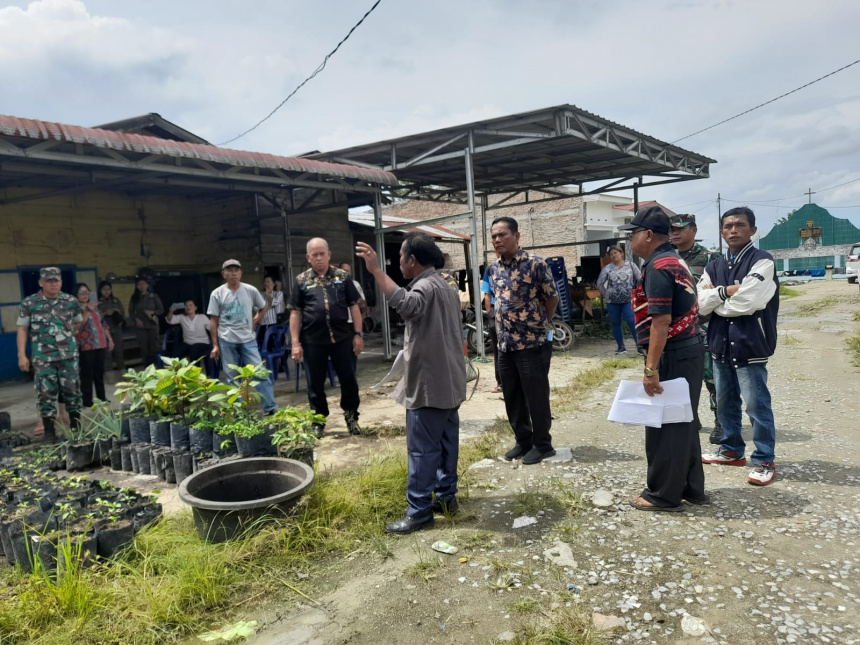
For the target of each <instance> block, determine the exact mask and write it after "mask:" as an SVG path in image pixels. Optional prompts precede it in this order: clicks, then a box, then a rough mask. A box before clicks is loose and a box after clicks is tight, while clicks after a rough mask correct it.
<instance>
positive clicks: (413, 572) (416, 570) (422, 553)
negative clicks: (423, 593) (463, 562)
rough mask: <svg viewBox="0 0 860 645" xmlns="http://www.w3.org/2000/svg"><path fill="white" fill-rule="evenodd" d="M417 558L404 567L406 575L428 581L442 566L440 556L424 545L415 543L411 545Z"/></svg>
mask: <svg viewBox="0 0 860 645" xmlns="http://www.w3.org/2000/svg"><path fill="white" fill-rule="evenodd" d="M412 550H413V551H414V553H415V555H416V556H417V557H418V560H417V561H416V562H415V564H413V565H412V566H411V567H409V568H408V569H406V575H407V576H409V577H410V578H415V579H416V580H423V581H424V582H430V581H431V580H432V579H433V578H435V577H436V572H437V571H438V570H439V569H441V568H442V558H441V557H440V556H438V555H436V554H435V553H434V552H432V551H429V550H428V549H427V548H426V547H422V546H419V545H417V544H416V545H415V546H414V547H412Z"/></svg>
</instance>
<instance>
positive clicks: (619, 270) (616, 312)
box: [597, 246, 642, 354]
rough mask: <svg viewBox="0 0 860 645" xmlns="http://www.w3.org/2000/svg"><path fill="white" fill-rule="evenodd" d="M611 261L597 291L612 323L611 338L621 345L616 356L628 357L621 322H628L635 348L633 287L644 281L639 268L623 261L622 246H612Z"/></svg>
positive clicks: (610, 248)
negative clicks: (623, 355)
mask: <svg viewBox="0 0 860 645" xmlns="http://www.w3.org/2000/svg"><path fill="white" fill-rule="evenodd" d="M608 256H609V259H610V262H609V264H607V265H606V266H605V267H603V270H602V271H601V272H600V275H599V276H598V278H597V288H598V289H600V295H601V296H603V302H605V303H606V309H607V310H608V311H609V321H610V322H611V323H612V335H613V336H615V342H616V343H617V344H618V349H616V350H615V353H616V354H625V353H626V352H627V348H626V347H624V331H623V330H622V328H621V323H622V320H623V321H625V322H626V323H627V327H628V329H630V334H631V335H632V336H633V344H634V346H635V345H636V323H635V322H634V319H633V308H632V306H631V305H630V299H631V293H632V291H633V287H635V286H636V285H638V284H639V282H641V280H642V274H641V273H640V272H639V267H638V266H636V265H635V264H633V263H632V262H628V261H627V260H625V259H624V251H623V250H622V249H621V247H619V246H610V247H609V253H608Z"/></svg>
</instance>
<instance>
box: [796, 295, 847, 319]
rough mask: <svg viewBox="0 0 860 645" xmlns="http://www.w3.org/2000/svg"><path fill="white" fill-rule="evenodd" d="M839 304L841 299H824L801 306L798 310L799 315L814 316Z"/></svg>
mask: <svg viewBox="0 0 860 645" xmlns="http://www.w3.org/2000/svg"><path fill="white" fill-rule="evenodd" d="M838 302H839V298H824V299H822V300H817V301H815V302H810V303H808V304H805V305H800V306H799V307H798V308H797V315H798V316H803V317H807V316H814V315H816V314H818V313H821V311H822V310H824V309H827V307H830V306H832V305H835V304H836V303H838Z"/></svg>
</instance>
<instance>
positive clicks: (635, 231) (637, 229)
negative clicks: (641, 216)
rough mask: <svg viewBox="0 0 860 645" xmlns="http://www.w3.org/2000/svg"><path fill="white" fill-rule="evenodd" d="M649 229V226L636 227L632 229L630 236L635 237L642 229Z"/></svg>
mask: <svg viewBox="0 0 860 645" xmlns="http://www.w3.org/2000/svg"><path fill="white" fill-rule="evenodd" d="M647 230H648V229H647V228H634V229H633V230H632V231H630V237H633V236H634V235H636V234H637V233H641V232H642V231H647Z"/></svg>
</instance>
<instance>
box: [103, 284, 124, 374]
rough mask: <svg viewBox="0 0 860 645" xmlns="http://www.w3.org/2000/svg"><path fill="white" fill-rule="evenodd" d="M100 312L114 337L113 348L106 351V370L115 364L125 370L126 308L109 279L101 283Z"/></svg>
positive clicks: (121, 370) (120, 369)
mask: <svg viewBox="0 0 860 645" xmlns="http://www.w3.org/2000/svg"><path fill="white" fill-rule="evenodd" d="M99 313H100V314H101V317H102V322H103V323H104V324H105V325H107V328H108V331H110V337H111V338H112V339H113V349H112V350H111V351H109V352H105V371H109V370H111V369H112V368H113V366H114V365H115V366H116V369H118V370H119V371H120V372H124V371H125V360H124V359H123V355H122V353H123V342H122V328H123V326H124V325H125V308H124V307H123V306H122V303H121V302H120V301H119V298H117V297H116V296H115V295H113V285H111V283H110V282H108V281H107V280H103V281H102V282H100V283H99Z"/></svg>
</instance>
